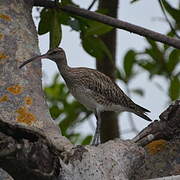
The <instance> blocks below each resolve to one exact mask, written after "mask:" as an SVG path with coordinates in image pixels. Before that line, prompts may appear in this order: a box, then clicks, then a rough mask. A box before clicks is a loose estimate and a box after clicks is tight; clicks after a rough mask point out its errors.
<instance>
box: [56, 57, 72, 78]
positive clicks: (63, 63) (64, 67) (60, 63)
mask: <svg viewBox="0 0 180 180" xmlns="http://www.w3.org/2000/svg"><path fill="white" fill-rule="evenodd" d="M56 64H57V67H58V69H59V72H60V73H61V75H62V76H63V77H64V76H66V75H67V74H68V73H69V70H70V69H71V68H70V67H69V66H68V64H67V60H66V58H65V59H63V60H62V59H57V60H56Z"/></svg>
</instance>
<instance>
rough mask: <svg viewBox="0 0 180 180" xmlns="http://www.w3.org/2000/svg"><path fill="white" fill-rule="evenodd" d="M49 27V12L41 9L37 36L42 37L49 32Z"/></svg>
mask: <svg viewBox="0 0 180 180" xmlns="http://www.w3.org/2000/svg"><path fill="white" fill-rule="evenodd" d="M50 26H51V10H49V9H47V8H43V10H42V11H41V13H40V22H39V25H38V34H39V35H42V34H45V33H47V32H49V31H50Z"/></svg>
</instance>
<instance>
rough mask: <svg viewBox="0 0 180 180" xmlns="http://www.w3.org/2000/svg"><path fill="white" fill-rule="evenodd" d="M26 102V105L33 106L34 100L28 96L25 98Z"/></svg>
mask: <svg viewBox="0 0 180 180" xmlns="http://www.w3.org/2000/svg"><path fill="white" fill-rule="evenodd" d="M24 102H25V104H27V105H31V104H32V102H33V100H32V98H31V97H29V96H27V97H25V98H24Z"/></svg>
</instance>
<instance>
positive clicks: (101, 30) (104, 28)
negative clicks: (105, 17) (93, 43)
mask: <svg viewBox="0 0 180 180" xmlns="http://www.w3.org/2000/svg"><path fill="white" fill-rule="evenodd" d="M88 25H89V27H88V28H87V30H86V32H85V35H86V36H90V35H102V34H105V33H107V32H110V31H111V30H112V29H113V27H112V26H108V25H106V24H103V23H100V22H97V21H89V23H88Z"/></svg>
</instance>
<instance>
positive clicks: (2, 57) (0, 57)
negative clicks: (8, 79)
mask: <svg viewBox="0 0 180 180" xmlns="http://www.w3.org/2000/svg"><path fill="white" fill-rule="evenodd" d="M6 58H8V56H6V55H5V54H4V53H0V60H1V59H6Z"/></svg>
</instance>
